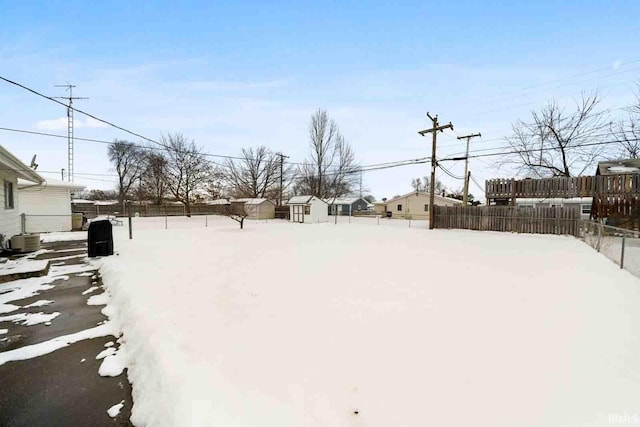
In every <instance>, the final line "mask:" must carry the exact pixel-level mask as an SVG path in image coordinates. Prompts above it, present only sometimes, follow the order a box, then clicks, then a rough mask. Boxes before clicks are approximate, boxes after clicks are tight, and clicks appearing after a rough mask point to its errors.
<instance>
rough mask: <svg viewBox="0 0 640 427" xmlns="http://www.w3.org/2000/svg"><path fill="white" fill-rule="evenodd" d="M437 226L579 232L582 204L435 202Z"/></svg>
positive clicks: (485, 229) (530, 231)
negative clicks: (533, 206) (444, 204)
mask: <svg viewBox="0 0 640 427" xmlns="http://www.w3.org/2000/svg"><path fill="white" fill-rule="evenodd" d="M433 214H434V228H459V229H465V230H481V231H510V232H514V233H538V234H568V235H571V236H577V235H578V233H579V220H580V209H579V207H577V206H575V207H553V208H542V207H538V208H523V207H516V206H482V207H480V206H475V207H474V206H466V207H465V206H434V210H433Z"/></svg>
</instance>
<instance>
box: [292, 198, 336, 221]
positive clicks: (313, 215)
mask: <svg viewBox="0 0 640 427" xmlns="http://www.w3.org/2000/svg"><path fill="white" fill-rule="evenodd" d="M287 205H288V206H289V218H290V220H291V221H292V222H299V223H303V222H306V223H318V222H328V221H329V208H328V207H329V205H328V204H327V202H325V201H324V200H322V199H320V198H318V197H316V196H293V197H291V198H290V199H289V201H288V202H287Z"/></svg>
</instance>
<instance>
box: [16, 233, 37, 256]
mask: <svg viewBox="0 0 640 427" xmlns="http://www.w3.org/2000/svg"><path fill="white" fill-rule="evenodd" d="M38 249H40V235H39V234H19V235H17V236H13V237H12V238H11V250H12V251H13V252H35V251H37V250H38Z"/></svg>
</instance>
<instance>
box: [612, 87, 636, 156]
mask: <svg viewBox="0 0 640 427" xmlns="http://www.w3.org/2000/svg"><path fill="white" fill-rule="evenodd" d="M635 98H636V99H635V102H634V103H633V104H632V105H630V106H629V107H627V108H626V110H627V114H628V115H627V117H626V118H624V119H620V120H618V121H617V122H615V123H611V127H610V130H611V135H612V136H613V138H614V140H615V141H617V142H618V144H617V145H618V150H617V152H616V153H615V155H616V156H619V157H622V158H632V159H637V158H638V157H640V82H639V83H638V84H637V88H636V93H635Z"/></svg>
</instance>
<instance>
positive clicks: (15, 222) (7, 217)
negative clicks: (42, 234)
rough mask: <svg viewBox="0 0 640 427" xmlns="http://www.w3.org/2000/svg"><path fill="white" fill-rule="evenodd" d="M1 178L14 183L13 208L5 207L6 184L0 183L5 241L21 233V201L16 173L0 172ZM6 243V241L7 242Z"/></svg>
mask: <svg viewBox="0 0 640 427" xmlns="http://www.w3.org/2000/svg"><path fill="white" fill-rule="evenodd" d="M0 179H1V180H2V181H3V182H4V181H5V180H6V181H9V182H12V183H13V209H5V208H4V185H0V203H1V205H0V234H2V235H4V240H5V242H6V241H7V240H9V239H10V238H11V236H14V235H16V234H20V232H21V230H20V228H21V225H20V202H19V200H18V199H19V198H18V178H17V177H16V175H13V174H11V173H7V172H6V171H1V172H0ZM5 245H6V243H5Z"/></svg>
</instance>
